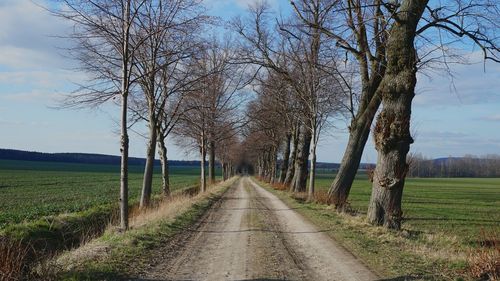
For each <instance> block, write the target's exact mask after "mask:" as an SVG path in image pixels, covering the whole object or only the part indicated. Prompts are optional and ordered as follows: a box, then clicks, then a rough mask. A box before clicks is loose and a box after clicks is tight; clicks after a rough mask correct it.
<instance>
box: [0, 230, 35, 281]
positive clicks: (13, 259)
mask: <svg viewBox="0 0 500 281" xmlns="http://www.w3.org/2000/svg"><path fill="white" fill-rule="evenodd" d="M29 252H30V247H29V246H27V245H26V244H24V243H23V242H22V241H16V240H10V239H7V238H5V237H0V253H2V255H0V280H1V281H10V280H20V279H21V278H22V276H23V273H24V272H25V270H26V268H25V265H26V260H27V259H28V258H29V255H28V254H29Z"/></svg>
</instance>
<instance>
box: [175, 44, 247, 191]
mask: <svg viewBox="0 0 500 281" xmlns="http://www.w3.org/2000/svg"><path fill="white" fill-rule="evenodd" d="M231 44H232V43H231V41H230V39H229V38H226V39H225V41H224V42H219V41H218V40H217V39H215V38H212V39H211V41H209V42H207V44H206V47H205V48H204V49H203V50H202V51H200V54H199V55H198V56H197V57H195V58H193V59H192V64H191V68H190V72H191V74H193V75H195V77H198V79H197V83H196V86H195V89H194V90H192V91H191V93H190V94H189V96H188V97H187V98H186V99H185V105H184V106H185V107H186V108H187V110H186V113H185V114H184V115H183V116H182V118H181V119H180V122H181V123H182V124H181V126H179V127H178V128H177V129H176V134H177V135H178V136H181V137H182V138H183V140H181V142H186V141H188V142H190V143H191V145H192V146H195V147H197V148H198V149H199V151H200V155H201V182H200V184H201V191H205V190H206V173H205V163H206V155H207V152H209V153H210V157H209V161H210V162H211V165H210V170H211V172H210V175H211V177H212V180H214V177H215V154H216V147H215V144H216V143H217V142H218V141H221V140H223V138H227V137H228V136H229V137H230V136H231V135H232V133H231V132H233V130H234V129H235V128H237V127H240V126H241V125H238V124H239V123H241V121H242V118H241V117H239V115H238V114H237V109H238V106H239V104H240V102H241V100H240V99H239V97H238V93H239V90H241V88H242V87H244V86H245V85H246V83H247V82H246V81H247V80H246V79H245V75H244V69H243V68H242V66H241V65H237V64H232V63H230V61H231V60H232V57H233V51H232V50H231V47H230V46H231Z"/></svg>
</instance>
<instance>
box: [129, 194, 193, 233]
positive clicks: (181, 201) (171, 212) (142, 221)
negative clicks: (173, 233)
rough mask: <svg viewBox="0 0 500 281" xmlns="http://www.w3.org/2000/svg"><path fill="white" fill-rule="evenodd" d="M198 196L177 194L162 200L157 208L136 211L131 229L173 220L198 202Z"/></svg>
mask: <svg viewBox="0 0 500 281" xmlns="http://www.w3.org/2000/svg"><path fill="white" fill-rule="evenodd" d="M196 197H198V196H194V197H193V196H189V195H186V194H175V195H173V196H171V197H170V198H165V199H163V200H161V202H159V203H158V204H157V205H156V206H153V207H151V208H147V209H142V210H141V209H136V210H134V212H132V213H131V218H130V228H132V229H133V228H138V227H142V226H144V225H146V224H150V223H152V222H155V221H158V220H164V219H172V218H174V217H175V216H176V215H177V214H178V213H181V212H183V211H185V210H186V209H188V208H189V206H191V204H192V203H193V202H195V201H196Z"/></svg>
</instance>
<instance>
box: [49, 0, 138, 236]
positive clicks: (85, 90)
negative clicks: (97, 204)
mask: <svg viewBox="0 0 500 281" xmlns="http://www.w3.org/2000/svg"><path fill="white" fill-rule="evenodd" d="M59 2H61V9H60V10H57V11H53V12H54V14H55V15H56V16H59V17H62V18H65V19H67V20H69V21H71V22H73V23H74V28H73V33H72V34H71V35H70V37H71V39H73V40H74V41H75V45H76V47H75V48H74V49H72V50H71V51H73V53H74V54H75V56H76V57H77V58H78V60H79V61H80V63H81V69H82V70H84V71H86V72H87V73H89V74H90V75H91V76H92V80H91V81H89V83H88V84H87V85H82V86H81V87H80V89H79V90H78V91H77V94H76V95H73V96H72V97H70V98H69V99H68V100H67V105H69V106H81V105H89V106H96V105H99V104H101V103H103V102H106V101H108V100H110V99H113V98H115V97H116V96H119V97H120V98H121V114H120V118H121V125H120V130H121V135H120V152H121V169H120V226H121V228H122V229H123V230H126V229H128V150H129V137H128V132H127V131H128V126H127V117H128V115H127V109H128V97H129V93H130V90H131V87H132V84H133V82H134V81H133V79H131V74H132V68H133V66H134V58H135V51H136V50H137V48H138V46H140V45H141V42H133V40H132V39H133V38H134V36H135V33H134V32H135V24H134V22H135V20H136V18H137V15H138V13H139V11H140V9H141V7H142V5H143V4H144V2H145V1H144V0H142V1H141V0H94V1H83V0H59Z"/></svg>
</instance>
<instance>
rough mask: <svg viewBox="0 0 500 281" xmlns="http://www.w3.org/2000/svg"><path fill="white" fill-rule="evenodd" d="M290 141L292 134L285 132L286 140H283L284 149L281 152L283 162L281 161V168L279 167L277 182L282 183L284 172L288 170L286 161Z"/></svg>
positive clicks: (288, 155) (288, 156)
mask: <svg viewBox="0 0 500 281" xmlns="http://www.w3.org/2000/svg"><path fill="white" fill-rule="evenodd" d="M291 143H292V134H291V133H287V134H286V141H285V151H284V152H283V162H282V163H281V169H280V178H279V182H280V183H284V182H285V178H286V174H287V171H288V162H289V161H290V145H291Z"/></svg>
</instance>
